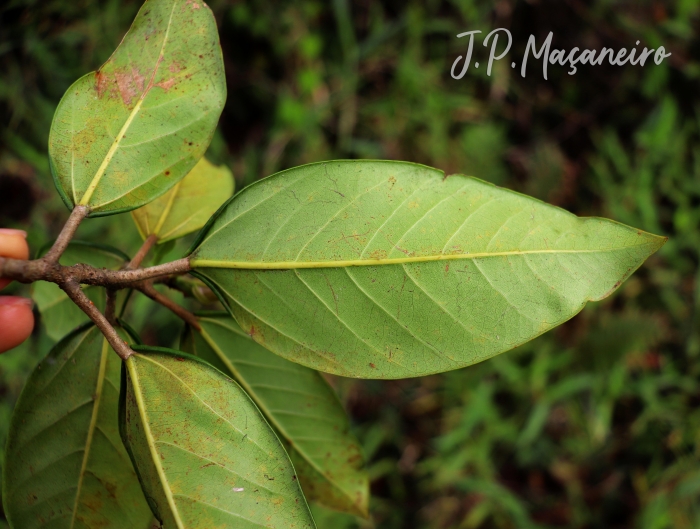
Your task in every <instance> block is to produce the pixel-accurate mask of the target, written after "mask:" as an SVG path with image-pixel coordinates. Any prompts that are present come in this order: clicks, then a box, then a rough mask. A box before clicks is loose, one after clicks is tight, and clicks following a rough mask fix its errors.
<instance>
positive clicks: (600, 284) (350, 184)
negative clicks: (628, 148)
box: [190, 161, 665, 378]
mask: <svg viewBox="0 0 700 529" xmlns="http://www.w3.org/2000/svg"><path fill="white" fill-rule="evenodd" d="M664 242H665V238H663V237H657V236H654V235H651V234H648V233H645V232H641V231H639V230H635V229H634V228H630V227H627V226H624V225H621V224H618V223H615V222H613V221H608V220H605V219H598V218H589V219H585V218H578V217H576V216H574V215H572V214H571V213H568V212H566V211H564V210H562V209H559V208H556V207H553V206H550V205H548V204H544V203H542V202H540V201H538V200H535V199H532V198H530V197H526V196H524V195H520V194H518V193H514V192H512V191H508V190H504V189H501V188H498V187H496V186H493V185H491V184H488V183H486V182H483V181H480V180H477V179H474V178H470V177H464V176H462V175H453V176H450V177H449V178H445V177H444V176H443V174H442V173H441V172H440V171H437V170H434V169H431V168H426V167H424V166H419V165H417V164H408V163H403V162H371V161H352V162H351V161H338V162H323V163H318V164H311V165H307V166H302V167H299V168H296V169H290V170H288V171H284V172H282V173H278V174H277V175H273V176H272V177H270V178H268V179H266V180H263V181H261V182H259V183H257V184H254V185H253V186H250V187H249V188H246V190H244V191H243V192H241V193H239V194H238V195H237V196H236V197H235V198H234V199H233V200H232V201H230V202H229V203H228V204H227V205H226V206H225V207H224V208H222V211H221V212H220V214H219V215H217V217H216V218H215V219H213V220H212V222H211V223H210V224H209V226H208V227H206V228H205V229H204V230H203V232H202V235H201V237H200V240H199V242H198V245H197V246H196V248H195V250H194V252H193V253H192V256H191V258H190V262H191V264H192V266H193V267H195V268H196V270H197V273H198V274H199V275H200V276H201V277H202V278H203V279H206V280H207V281H208V282H209V283H210V284H211V285H212V286H213V287H214V288H215V289H217V290H218V291H219V293H220V294H221V295H222V297H223V298H224V299H225V301H226V302H227V305H228V308H229V310H230V311H231V313H232V315H233V316H234V317H235V318H236V320H237V321H238V323H239V324H240V325H241V326H242V327H243V328H244V330H245V331H246V332H248V333H250V334H251V336H253V338H254V339H256V340H257V341H259V342H260V343H261V344H263V345H264V346H266V347H267V348H269V349H270V350H272V351H273V352H275V353H277V354H279V355H281V356H283V357H285V358H287V359H290V360H292V361H295V362H299V363H302V364H303V365H306V366H309V367H312V368H314V369H319V370H322V371H328V372H331V373H336V374H340V375H345V376H357V377H365V378H402V377H410V376H420V375H425V374H429V373H434V372H440V371H444V370H448V369H456V368H458V367H463V366H466V365H470V364H472V363H475V362H478V361H482V360H485V359H487V358H490V357H491V356H493V355H495V354H499V353H501V352H503V351H505V350H508V349H511V348H513V347H515V346H517V345H519V344H521V343H524V342H526V341H528V340H530V339H532V338H534V337H536V336H538V335H540V334H542V333H543V332H546V331H547V330H549V329H551V328H552V327H554V326H556V325H558V324H560V323H562V322H563V321H566V320H568V319H569V318H571V317H573V316H574V315H575V314H577V313H578V312H579V311H580V310H581V309H582V308H583V306H584V305H585V303H586V302H588V301H593V300H598V299H602V298H603V297H605V296H607V295H609V294H610V293H611V292H612V291H614V290H615V289H616V288H617V287H618V286H619V285H620V284H621V282H622V281H624V280H625V279H626V278H627V277H628V276H629V275H630V274H631V273H632V272H633V271H634V270H636V269H637V268H638V267H639V266H640V265H641V264H642V263H643V261H644V260H645V259H646V258H647V257H648V256H649V255H651V254H652V253H654V252H655V251H656V250H657V249H658V248H659V247H660V246H662V245H663V243H664ZM292 299H293V300H295V303H294V305H293V306H292V304H291V303H290V300H292ZM472 307H476V310H472ZM371 315H374V318H375V319H373V318H372V317H371ZM319 328H322V329H324V332H322V333H321V332H318V329H319Z"/></svg>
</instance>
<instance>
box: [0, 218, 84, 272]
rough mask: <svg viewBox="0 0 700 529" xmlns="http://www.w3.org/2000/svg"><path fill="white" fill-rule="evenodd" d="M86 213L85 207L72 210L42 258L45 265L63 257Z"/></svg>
mask: <svg viewBox="0 0 700 529" xmlns="http://www.w3.org/2000/svg"><path fill="white" fill-rule="evenodd" d="M88 213H90V210H89V209H88V208H87V207H86V206H75V207H74V208H73V211H72V212H71V214H70V217H68V220H67V221H66V224H65V225H64V226H63V229H62V230H61V233H59V234H58V237H57V238H56V241H55V242H54V243H53V246H52V247H51V249H50V250H49V251H48V252H46V254H45V255H44V257H43V258H42V259H43V260H44V261H46V262H47V263H57V262H58V260H59V259H60V258H61V256H62V255H63V252H64V251H65V250H66V248H67V247H68V243H70V241H71V240H72V239H73V236H74V235H75V232H76V231H77V229H78V226H80V223H81V222H82V221H83V219H84V218H85V217H87V216H88ZM0 275H2V274H0Z"/></svg>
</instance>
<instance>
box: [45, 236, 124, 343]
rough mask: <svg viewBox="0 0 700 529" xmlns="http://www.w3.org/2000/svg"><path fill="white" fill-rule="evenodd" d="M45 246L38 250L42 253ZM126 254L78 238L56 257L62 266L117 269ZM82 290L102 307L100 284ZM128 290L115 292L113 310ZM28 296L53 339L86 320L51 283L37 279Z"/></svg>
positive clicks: (103, 302)
mask: <svg viewBox="0 0 700 529" xmlns="http://www.w3.org/2000/svg"><path fill="white" fill-rule="evenodd" d="M48 249H49V246H47V247H46V248H44V249H42V251H40V252H39V256H41V255H43V254H44V253H46V252H47V251H48ZM128 260H129V257H128V256H127V255H126V254H124V253H122V252H120V251H119V250H117V249H116V248H112V247H110V246H104V245H101V244H93V243H89V242H82V241H72V242H71V243H70V244H69V245H68V248H66V251H65V252H64V253H63V255H62V256H61V259H60V263H61V264H62V265H64V266H72V265H75V264H78V263H85V264H89V265H91V266H94V267H96V268H108V269H110V270H118V269H119V268H121V266H122V265H123V264H124V263H126V262H128ZM83 292H85V294H86V295H87V297H88V298H90V300H92V302H93V303H95V305H97V307H98V308H99V309H100V310H104V305H105V289H104V288H101V287H85V288H84V289H83ZM127 296H128V293H127V291H126V290H121V291H119V292H118V293H117V313H119V312H120V309H121V307H123V305H124V303H125V302H126V298H127ZM32 298H33V299H34V301H35V302H36V305H37V308H38V309H39V312H40V313H41V322H42V323H43V324H44V326H45V327H46V333H47V334H48V335H49V337H50V338H51V339H53V340H55V341H58V340H60V339H61V338H62V337H63V336H65V334H66V331H68V330H70V329H74V328H76V327H78V326H79V325H82V324H83V323H85V322H87V321H89V318H88V317H87V316H86V315H85V313H84V312H83V311H82V310H80V308H78V306H77V305H75V304H74V303H73V302H72V301H71V300H70V299H69V298H68V296H67V295H66V293H65V292H63V290H61V289H60V288H59V286H58V285H56V284H55V283H48V282H46V281H40V282H37V283H34V284H32Z"/></svg>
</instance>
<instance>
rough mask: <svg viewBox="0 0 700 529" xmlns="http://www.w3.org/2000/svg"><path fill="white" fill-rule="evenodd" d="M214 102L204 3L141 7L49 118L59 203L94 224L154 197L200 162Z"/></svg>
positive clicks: (155, 1)
mask: <svg viewBox="0 0 700 529" xmlns="http://www.w3.org/2000/svg"><path fill="white" fill-rule="evenodd" d="M195 6H196V7H195ZM193 29H195V30H193ZM224 100H225V82H224V77H223V62H222V59H221V51H220V48H219V44H218V32H217V29H216V24H215V22H214V20H213V16H212V15H211V12H210V11H209V9H208V7H207V6H206V4H204V3H203V2H202V3H200V2H186V1H185V0H150V1H148V2H146V4H144V6H143V7H142V8H141V10H140V11H139V13H138V15H137V17H136V19H135V20H134V23H133V24H132V27H131V28H130V30H129V32H128V33H127V34H126V36H125V37H124V39H123V41H122V43H121V44H120V45H119V47H118V48H117V50H116V51H115V52H114V53H113V54H112V56H111V57H110V58H109V60H108V61H107V62H106V63H105V64H104V65H103V66H102V67H101V68H100V69H99V70H98V71H97V72H92V73H90V74H87V75H86V76H83V77H81V78H80V79H78V80H77V81H76V82H75V83H74V84H73V85H72V86H71V87H70V88H69V89H68V91H67V92H66V94H65V95H64V97H63V99H62V100H61V102H60V103H59V106H58V108H57V110H56V113H55V115H54V120H53V123H52V127H51V133H50V137H49V155H50V161H51V164H50V165H51V169H52V172H53V175H54V180H55V182H56V184H57V187H58V189H59V192H60V194H61V196H62V197H63V199H64V201H67V202H68V204H69V205H70V206H71V207H72V206H74V205H77V204H82V205H86V206H89V207H90V209H91V215H93V216H95V215H103V214H113V213H117V212H120V211H126V210H130V209H134V208H136V207H139V206H141V205H143V204H145V203H147V202H149V201H150V200H152V199H154V198H156V197H157V196H159V195H161V194H162V193H164V192H165V191H166V190H167V189H169V188H170V187H172V186H173V185H174V184H175V183H177V182H178V181H179V180H180V179H181V178H182V177H184V176H185V175H186V174H187V173H188V172H189V171H190V169H191V168H192V167H193V166H194V164H195V163H196V162H197V160H198V159H199V158H201V156H202V155H203V154H204V151H205V150H206V147H207V145H208V144H209V141H210V140H211V135H212V134H213V130H214V127H215V126H216V121H217V120H218V116H219V114H220V112H221V109H222V108H223V102H224Z"/></svg>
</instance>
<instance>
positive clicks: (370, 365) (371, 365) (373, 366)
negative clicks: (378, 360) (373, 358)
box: [369, 363, 377, 369]
mask: <svg viewBox="0 0 700 529" xmlns="http://www.w3.org/2000/svg"><path fill="white" fill-rule="evenodd" d="M369 367H371V368H372V369H374V368H375V367H377V366H375V365H374V364H372V363H370V364H369Z"/></svg>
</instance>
